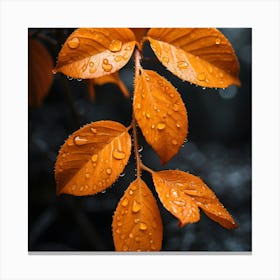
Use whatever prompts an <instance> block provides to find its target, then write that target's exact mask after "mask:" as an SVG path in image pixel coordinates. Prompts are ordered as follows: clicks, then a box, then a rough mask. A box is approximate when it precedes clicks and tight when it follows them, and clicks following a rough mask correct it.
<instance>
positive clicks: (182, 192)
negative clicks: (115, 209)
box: [152, 170, 237, 229]
mask: <svg viewBox="0 0 280 280" xmlns="http://www.w3.org/2000/svg"><path fill="white" fill-rule="evenodd" d="M152 177H153V181H154V184H155V187H156V191H157V193H158V195H159V198H160V200H161V202H162V204H163V205H164V207H165V208H166V209H167V210H168V211H169V212H171V213H172V214H173V215H174V216H175V217H177V218H178V220H179V225H180V226H185V225H187V224H188V223H195V222H197V221H199V219H200V214H199V207H200V208H201V209H202V210H203V211H204V213H205V214H206V215H207V216H208V217H209V218H210V219H212V220H214V221H215V222H217V223H219V224H220V225H221V226H223V227H225V228H227V229H232V228H237V224H236V223H235V221H234V219H233V218H232V216H231V215H230V214H229V213H228V211H227V210H226V209H225V208H224V206H223V205H222V204H221V202H220V201H219V199H218V198H217V197H216V195H215V194H214V192H213V191H212V190H210V189H209V188H208V186H207V185H206V184H205V183H204V182H203V181H202V180H201V179H200V178H199V177H197V176H194V175H192V174H189V173H186V172H183V171H179V170H164V171H159V172H153V173H152Z"/></svg>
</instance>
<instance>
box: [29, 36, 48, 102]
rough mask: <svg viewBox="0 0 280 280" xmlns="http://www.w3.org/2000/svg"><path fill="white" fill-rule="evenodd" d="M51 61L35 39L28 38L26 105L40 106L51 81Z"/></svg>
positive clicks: (45, 50) (42, 46) (44, 48)
mask: <svg viewBox="0 0 280 280" xmlns="http://www.w3.org/2000/svg"><path fill="white" fill-rule="evenodd" d="M52 68H53V60H52V57H51V55H50V54H49V52H48V50H47V49H46V47H45V46H44V45H43V44H41V43H40V42H39V41H38V40H37V39H34V38H32V37H29V38H28V105H29V106H30V107H34V106H39V105H41V104H42V102H43V99H44V97H45V96H46V95H47V93H48V91H49V89H50V87H51V85H52V81H53V74H52Z"/></svg>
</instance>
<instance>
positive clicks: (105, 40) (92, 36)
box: [54, 28, 135, 79]
mask: <svg viewBox="0 0 280 280" xmlns="http://www.w3.org/2000/svg"><path fill="white" fill-rule="evenodd" d="M134 46H135V36H134V34H133V32H132V31H131V30H130V29H129V28H79V29H77V30H75V31H74V32H73V33H72V34H71V35H70V36H69V37H68V39H67V40H66V42H65V43H64V45H63V47H62V49H61V51H60V53H59V56H58V61H57V64H56V67H55V69H54V72H62V73H63V74H65V75H68V76H71V77H73V78H82V79H93V78H98V77H102V76H105V75H109V74H111V73H114V72H116V71H118V70H119V69H121V68H122V67H123V66H124V65H125V64H126V63H127V62H128V61H129V59H130V57H131V55H132V53H133V50H134Z"/></svg>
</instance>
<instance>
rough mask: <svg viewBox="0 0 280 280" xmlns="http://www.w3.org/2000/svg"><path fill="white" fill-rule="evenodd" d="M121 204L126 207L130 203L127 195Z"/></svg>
mask: <svg viewBox="0 0 280 280" xmlns="http://www.w3.org/2000/svg"><path fill="white" fill-rule="evenodd" d="M121 204H122V206H123V207H126V206H127V205H128V199H127V198H126V197H125V198H124V200H123V201H122V203H121Z"/></svg>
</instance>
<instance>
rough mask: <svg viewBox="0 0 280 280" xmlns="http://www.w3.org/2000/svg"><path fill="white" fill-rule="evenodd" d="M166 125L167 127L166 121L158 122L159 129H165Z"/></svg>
mask: <svg viewBox="0 0 280 280" xmlns="http://www.w3.org/2000/svg"><path fill="white" fill-rule="evenodd" d="M165 127H166V125H165V123H158V124H157V129H158V130H163V129H165Z"/></svg>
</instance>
